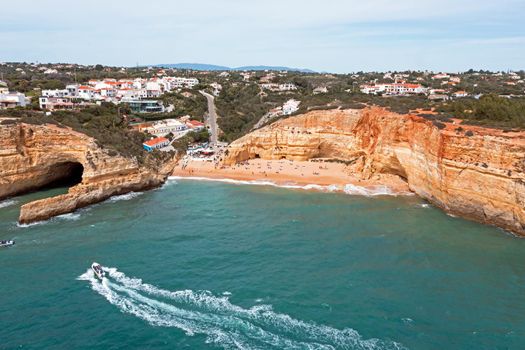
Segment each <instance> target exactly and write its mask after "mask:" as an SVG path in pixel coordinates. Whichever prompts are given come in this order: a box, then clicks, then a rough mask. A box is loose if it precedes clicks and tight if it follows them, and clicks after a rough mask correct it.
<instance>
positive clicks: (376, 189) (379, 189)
mask: <svg viewBox="0 0 525 350" xmlns="http://www.w3.org/2000/svg"><path fill="white" fill-rule="evenodd" d="M169 179H171V180H184V179H186V180H195V181H212V182H223V183H229V184H235V185H254V186H272V187H279V188H288V189H297V190H315V191H320V192H344V193H346V194H349V195H360V196H397V195H399V194H402V195H410V194H411V193H396V192H393V191H392V190H391V189H390V188H388V187H387V186H371V187H363V186H357V185H352V184H347V185H344V186H338V185H326V186H325V185H317V184H308V185H297V184H293V183H291V184H277V183H275V182H272V181H266V180H234V179H227V178H209V177H200V176H187V177H185V176H170V177H169Z"/></svg>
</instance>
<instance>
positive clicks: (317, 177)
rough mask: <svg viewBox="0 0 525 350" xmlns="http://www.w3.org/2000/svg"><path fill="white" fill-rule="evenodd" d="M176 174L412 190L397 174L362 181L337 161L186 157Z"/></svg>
mask: <svg viewBox="0 0 525 350" xmlns="http://www.w3.org/2000/svg"><path fill="white" fill-rule="evenodd" d="M173 176H176V177H188V178H192V177H193V178H208V179H217V180H219V179H221V180H224V179H229V180H238V181H256V182H271V183H274V184H276V185H278V186H292V187H293V186H303V187H304V186H310V187H307V188H311V189H314V190H315V189H322V188H328V187H330V190H332V191H345V190H346V192H351V191H354V192H357V193H362V194H406V193H407V192H409V189H408V186H407V184H406V183H405V182H404V181H402V180H401V179H399V178H398V177H396V176H390V175H381V176H376V177H374V178H372V179H370V180H362V179H360V178H359V177H358V176H356V175H353V174H351V172H350V171H349V169H348V167H347V166H346V165H345V164H342V163H333V162H316V161H315V162H314V161H304V162H300V161H290V160H263V159H252V160H249V161H245V162H243V163H239V164H235V165H233V166H229V167H226V166H222V165H220V164H217V163H215V162H213V161H211V160H202V159H186V160H183V161H181V162H179V164H178V165H177V167H176V168H175V169H174V171H173ZM312 185H315V186H312Z"/></svg>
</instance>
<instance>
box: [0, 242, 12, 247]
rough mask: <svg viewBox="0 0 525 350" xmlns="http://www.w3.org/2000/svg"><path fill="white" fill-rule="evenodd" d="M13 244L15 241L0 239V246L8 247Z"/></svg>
mask: <svg viewBox="0 0 525 350" xmlns="http://www.w3.org/2000/svg"><path fill="white" fill-rule="evenodd" d="M14 244H15V241H0V247H10V246H12V245H14Z"/></svg>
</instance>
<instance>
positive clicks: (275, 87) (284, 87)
mask: <svg viewBox="0 0 525 350" xmlns="http://www.w3.org/2000/svg"><path fill="white" fill-rule="evenodd" d="M260 86H261V88H262V89H265V90H270V91H293V90H297V86H296V85H295V84H293V83H284V84H276V83H264V84H261V85H260Z"/></svg>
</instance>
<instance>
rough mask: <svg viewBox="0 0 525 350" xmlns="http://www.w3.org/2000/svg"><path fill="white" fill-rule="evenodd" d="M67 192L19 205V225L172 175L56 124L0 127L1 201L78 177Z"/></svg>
mask: <svg viewBox="0 0 525 350" xmlns="http://www.w3.org/2000/svg"><path fill="white" fill-rule="evenodd" d="M79 171H80V175H81V179H79V180H81V181H80V183H79V184H77V185H75V186H73V187H71V188H70V189H69V191H68V193H66V194H63V195H59V196H56V197H51V198H45V199H41V200H37V201H34V202H31V203H27V204H25V205H23V206H22V208H21V212H20V219H19V221H20V222H21V223H29V222H34V221H39V220H45V219H48V218H50V217H53V216H56V215H61V214H65V213H69V212H72V211H74V210H75V209H78V208H81V207H85V206H87V205H90V204H93V203H97V202H100V201H103V200H105V199H107V198H109V197H111V196H114V195H117V194H124V193H127V192H130V191H139V190H145V189H150V188H153V187H156V186H159V185H160V184H162V183H163V182H164V180H165V179H166V177H167V175H168V174H169V172H170V171H171V168H170V166H169V165H167V166H166V168H165V169H157V170H151V169H149V168H145V167H141V166H140V165H139V164H138V162H137V161H136V160H135V159H129V158H124V157H121V156H118V155H110V154H109V152H108V151H107V150H105V149H102V148H100V147H99V146H98V145H97V144H96V142H95V140H94V139H93V138H90V137H88V136H86V135H84V134H81V133H78V132H75V131H73V130H71V129H68V128H61V127H57V126H54V125H28V124H10V125H0V199H2V198H6V197H9V196H13V195H17V194H21V193H24V192H28V191H31V190H35V189H38V188H41V187H42V186H45V185H47V184H50V183H52V182H54V181H57V180H61V179H67V178H68V177H70V176H75V172H76V173H77V175H78V172H79Z"/></svg>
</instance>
